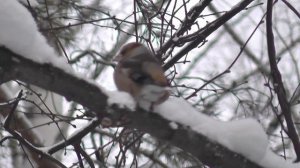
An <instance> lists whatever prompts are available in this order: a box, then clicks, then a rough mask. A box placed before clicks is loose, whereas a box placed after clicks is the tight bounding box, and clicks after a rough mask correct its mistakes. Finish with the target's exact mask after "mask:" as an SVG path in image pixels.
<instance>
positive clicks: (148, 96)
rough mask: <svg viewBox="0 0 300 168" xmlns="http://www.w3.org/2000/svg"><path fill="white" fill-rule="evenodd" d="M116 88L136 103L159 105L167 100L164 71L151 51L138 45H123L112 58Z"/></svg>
mask: <svg viewBox="0 0 300 168" xmlns="http://www.w3.org/2000/svg"><path fill="white" fill-rule="evenodd" d="M114 60H115V61H117V62H118V64H117V66H116V68H115V71H114V81H115V84H116V86H117V88H118V89H119V90H121V91H125V92H128V93H129V94H131V95H132V96H133V97H134V98H135V99H136V101H137V102H139V103H140V102H145V101H146V102H149V103H151V106H152V105H153V104H160V103H162V102H164V101H165V100H167V99H168V97H169V90H168V89H167V88H168V86H169V83H168V80H167V78H166V77H165V75H164V71H163V69H162V67H161V65H160V63H159V61H157V59H156V58H155V57H154V55H153V54H152V53H151V51H150V50H149V49H148V48H146V47H145V46H144V45H142V44H140V43H128V44H126V45H124V46H123V47H122V48H121V49H120V52H119V53H118V55H117V56H116V57H115V58H114Z"/></svg>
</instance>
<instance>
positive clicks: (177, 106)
mask: <svg viewBox="0 0 300 168" xmlns="http://www.w3.org/2000/svg"><path fill="white" fill-rule="evenodd" d="M154 112H156V113H158V114H159V115H161V116H162V117H164V118H166V119H168V120H170V121H172V122H174V123H175V122H176V123H179V124H182V125H184V126H188V127H189V128H191V129H192V130H194V131H196V132H198V133H200V134H203V135H205V136H207V137H208V138H210V139H211V140H213V141H216V142H218V143H220V144H221V145H223V146H225V147H227V148H228V149H230V150H232V151H235V152H237V153H239V154H242V155H243V156H245V157H246V158H248V159H249V160H251V161H253V162H255V163H257V164H259V165H261V166H263V167H266V168H283V167H284V168H296V167H298V168H299V167H300V163H298V164H292V162H291V161H285V160H284V159H283V158H281V157H279V156H277V155H275V154H274V153H273V152H272V151H271V150H270V149H269V147H268V139H267V135H266V134H265V132H264V130H263V128H262V127H261V125H260V124H259V123H258V122H257V121H255V120H254V119H243V120H237V121H231V122H221V121H217V120H215V119H212V118H211V117H208V116H206V115H205V114H202V113H200V112H198V111H197V110H195V109H194V108H193V107H192V106H191V105H190V104H189V103H188V102H186V101H185V100H184V99H181V98H175V97H171V98H169V99H168V100H167V101H166V102H164V103H162V104H161V105H158V106H155V108H154ZM171 127H172V126H171Z"/></svg>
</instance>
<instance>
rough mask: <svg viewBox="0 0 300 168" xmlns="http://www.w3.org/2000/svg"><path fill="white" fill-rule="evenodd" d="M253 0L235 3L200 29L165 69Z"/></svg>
mask: <svg viewBox="0 0 300 168" xmlns="http://www.w3.org/2000/svg"><path fill="white" fill-rule="evenodd" d="M252 1H253V0H244V1H241V2H240V3H239V4H237V5H235V6H234V7H233V8H232V9H231V10H230V11H228V12H226V13H225V14H224V15H222V16H221V17H219V18H218V19H216V20H215V21H213V22H211V23H209V24H207V25H206V26H205V27H204V28H202V29H200V30H199V32H200V33H199V34H198V38H197V39H196V40H195V41H193V42H191V43H189V44H188V45H186V46H185V47H184V48H183V49H182V50H180V51H179V52H178V53H177V54H176V55H175V56H174V57H173V58H172V59H171V60H170V61H168V62H167V63H166V64H165V65H164V66H163V68H164V70H167V69H169V68H171V67H172V66H173V65H174V64H175V63H176V62H177V61H178V60H180V59H181V58H182V57H183V56H184V55H186V54H187V53H188V52H190V51H191V50H192V49H194V48H196V47H197V46H198V45H199V44H200V43H201V42H203V41H204V40H205V38H206V37H208V36H209V35H210V34H211V33H213V32H214V31H216V30H217V29H218V28H220V27H221V26H222V25H223V24H224V23H226V22H227V21H228V20H229V19H231V18H232V17H233V16H235V15H236V14H238V13H239V12H240V11H242V10H244V9H245V8H246V7H247V6H248V5H249V4H250V3H251V2H252Z"/></svg>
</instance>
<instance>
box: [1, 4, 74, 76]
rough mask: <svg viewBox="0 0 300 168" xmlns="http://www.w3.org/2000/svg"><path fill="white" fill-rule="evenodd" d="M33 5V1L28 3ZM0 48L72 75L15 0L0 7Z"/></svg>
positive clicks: (69, 68) (68, 67) (22, 7)
mask: <svg viewBox="0 0 300 168" xmlns="http://www.w3.org/2000/svg"><path fill="white" fill-rule="evenodd" d="M30 2H32V4H33V5H34V4H35V3H34V1H30ZM0 23H1V24H0V46H4V47H6V48H8V49H10V50H11V51H13V52H14V53H16V54H19V55H22V56H24V57H26V58H28V59H31V60H33V61H36V62H39V63H48V64H52V65H54V66H56V67H59V68H61V69H63V70H64V71H65V72H68V73H72V68H71V67H70V66H69V65H68V64H67V62H66V60H65V58H64V57H58V54H57V53H56V52H55V51H54V49H53V48H52V47H50V46H49V45H48V43H47V41H46V39H45V37H44V36H42V34H41V33H40V32H39V31H38V27H37V25H36V23H35V21H34V19H33V18H32V16H31V14H30V13H29V12H28V10H27V9H26V8H25V7H24V6H23V5H21V4H20V3H19V2H18V1H16V0H10V1H2V2H1V5H0Z"/></svg>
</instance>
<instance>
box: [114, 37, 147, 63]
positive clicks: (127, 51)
mask: <svg viewBox="0 0 300 168" xmlns="http://www.w3.org/2000/svg"><path fill="white" fill-rule="evenodd" d="M146 53H150V51H149V50H148V48H146V47H145V46H144V45H143V44H141V43H136V42H132V43H127V44H125V45H123V46H122V47H121V49H120V51H119V53H118V54H117V55H116V56H115V57H114V59H113V60H114V61H117V62H118V61H121V60H123V59H126V58H130V57H134V56H137V55H140V54H146Z"/></svg>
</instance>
